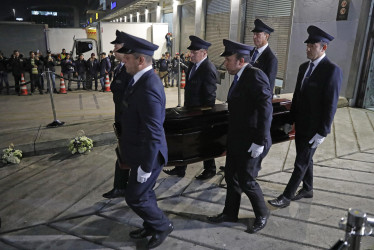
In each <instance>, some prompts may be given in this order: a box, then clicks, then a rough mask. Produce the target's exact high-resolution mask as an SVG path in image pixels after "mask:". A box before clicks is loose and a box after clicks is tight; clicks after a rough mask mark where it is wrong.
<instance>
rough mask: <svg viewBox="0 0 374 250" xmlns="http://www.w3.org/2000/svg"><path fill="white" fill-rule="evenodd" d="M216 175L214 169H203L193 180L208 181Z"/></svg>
mask: <svg viewBox="0 0 374 250" xmlns="http://www.w3.org/2000/svg"><path fill="white" fill-rule="evenodd" d="M215 175H216V170H215V169H204V171H203V172H202V173H201V174H199V175H198V176H196V177H195V178H196V179H198V180H208V179H210V178H212V177H213V176H215Z"/></svg>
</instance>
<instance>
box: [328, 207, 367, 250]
mask: <svg viewBox="0 0 374 250" xmlns="http://www.w3.org/2000/svg"><path fill="white" fill-rule="evenodd" d="M373 227H374V218H370V217H367V215H366V213H364V212H362V211H361V210H359V209H354V208H350V209H348V216H347V218H341V219H340V222H339V228H340V229H343V230H345V239H344V240H343V239H340V240H338V241H337V242H336V243H335V245H334V246H333V247H332V248H330V250H342V249H349V250H359V249H360V245H361V240H362V237H363V236H369V235H371V234H372V233H373Z"/></svg>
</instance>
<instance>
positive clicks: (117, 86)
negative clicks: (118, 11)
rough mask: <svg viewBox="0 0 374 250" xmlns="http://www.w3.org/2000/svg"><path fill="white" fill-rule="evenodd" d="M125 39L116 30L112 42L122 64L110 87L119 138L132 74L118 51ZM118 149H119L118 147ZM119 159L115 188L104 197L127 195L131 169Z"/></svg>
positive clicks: (116, 71)
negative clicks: (124, 102) (122, 165)
mask: <svg viewBox="0 0 374 250" xmlns="http://www.w3.org/2000/svg"><path fill="white" fill-rule="evenodd" d="M124 41H125V33H124V32H120V31H118V30H117V31H116V39H115V40H114V41H112V42H111V44H113V45H114V50H113V51H114V56H115V57H116V59H117V60H118V61H120V64H118V65H117V67H116V68H115V69H114V77H113V81H112V83H111V85H110V89H111V91H112V93H113V102H114V124H113V126H114V128H115V131H116V135H117V137H118V138H119V136H120V133H121V125H120V118H121V110H122V99H123V95H124V93H125V89H126V87H127V85H128V83H129V81H130V80H131V78H132V76H131V75H129V74H128V73H127V72H126V66H125V63H124V54H121V53H118V52H117V51H118V50H119V49H120V48H122V47H123V44H124ZM117 150H118V149H117ZM118 161H119V159H117V161H116V166H115V172H114V183H113V189H112V190H110V191H109V192H106V193H105V194H103V197H104V198H107V199H112V198H117V197H125V188H126V185H127V181H128V179H129V172H130V171H129V170H128V169H121V168H120V165H119V162H118Z"/></svg>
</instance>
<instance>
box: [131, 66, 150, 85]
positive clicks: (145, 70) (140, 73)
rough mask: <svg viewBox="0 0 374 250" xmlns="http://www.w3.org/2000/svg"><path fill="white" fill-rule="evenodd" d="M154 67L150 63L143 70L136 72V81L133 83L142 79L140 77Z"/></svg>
mask: <svg viewBox="0 0 374 250" xmlns="http://www.w3.org/2000/svg"><path fill="white" fill-rule="evenodd" d="M151 69H152V65H149V66H148V67H147V68H144V69H142V70H141V71H139V72H138V73H136V74H135V75H134V76H133V78H134V83H133V85H134V84H135V83H136V82H137V81H138V80H139V79H140V77H142V75H144V73H145V72H147V71H149V70H151Z"/></svg>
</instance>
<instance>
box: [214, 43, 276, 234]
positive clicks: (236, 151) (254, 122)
mask: <svg viewBox="0 0 374 250" xmlns="http://www.w3.org/2000/svg"><path fill="white" fill-rule="evenodd" d="M223 45H224V46H225V51H224V52H223V53H222V54H221V56H224V57H225V61H224V65H225V67H226V69H227V71H228V73H229V74H230V75H235V77H234V81H233V83H232V85H231V87H230V89H229V93H228V98H227V103H228V110H229V119H228V120H229V123H228V134H227V154H226V166H225V180H226V183H227V193H226V201H225V207H224V209H223V212H222V213H220V214H218V215H216V216H212V217H208V220H209V221H211V222H214V223H221V222H225V221H229V222H236V221H237V220H238V214H239V208H240V199H241V195H242V192H244V193H245V194H246V195H247V197H248V198H249V200H250V202H251V204H252V207H253V211H254V213H255V216H256V218H255V221H254V224H253V225H252V226H248V230H247V232H248V233H256V232H258V231H260V230H261V229H263V228H264V227H265V225H266V223H267V220H268V218H269V209H268V208H267V207H266V204H265V200H264V196H263V194H262V190H261V188H260V185H259V184H258V183H257V182H256V178H257V176H258V172H259V171H260V169H261V162H262V160H263V159H264V158H265V156H266V155H267V153H268V151H269V149H270V146H271V144H272V141H271V136H270V126H271V121H272V113H273V106H272V101H271V100H272V93H271V91H270V85H269V80H268V77H267V76H266V74H265V73H264V72H263V71H261V70H259V69H258V68H255V67H253V66H252V65H251V64H250V63H249V60H250V55H249V53H250V50H251V46H248V45H245V44H242V43H237V42H234V41H231V40H226V39H224V40H223Z"/></svg>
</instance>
